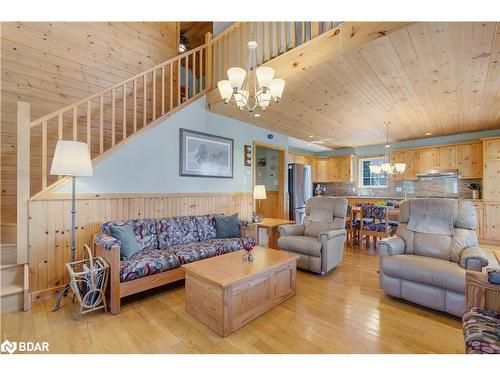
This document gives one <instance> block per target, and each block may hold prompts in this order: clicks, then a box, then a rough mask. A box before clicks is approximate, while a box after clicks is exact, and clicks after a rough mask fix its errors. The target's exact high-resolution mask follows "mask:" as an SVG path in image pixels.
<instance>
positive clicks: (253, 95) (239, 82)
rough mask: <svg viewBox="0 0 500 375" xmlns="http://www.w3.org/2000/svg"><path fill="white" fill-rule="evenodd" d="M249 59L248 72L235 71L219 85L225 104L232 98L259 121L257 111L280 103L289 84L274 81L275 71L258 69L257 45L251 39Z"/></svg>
mask: <svg viewBox="0 0 500 375" xmlns="http://www.w3.org/2000/svg"><path fill="white" fill-rule="evenodd" d="M247 47H248V51H249V58H248V63H247V66H246V70H245V69H243V68H240V67H232V68H229V69H228V70H227V77H228V78H229V79H228V80H222V81H219V82H218V83H217V87H218V88H219V92H220V95H221V97H222V99H223V100H224V104H228V103H229V102H230V101H231V98H232V97H234V100H233V102H234V103H236V106H237V107H238V109H239V110H240V111H243V110H244V109H247V110H248V112H250V115H251V116H256V117H259V116H260V113H256V110H257V109H259V108H260V109H261V110H262V111H265V110H266V109H267V107H268V106H269V104H270V103H271V101H272V100H274V101H275V102H276V103H278V102H279V101H280V99H281V96H282V94H283V89H284V88H285V80H283V79H279V78H274V69H273V68H270V67H268V66H261V67H260V68H257V56H256V53H255V52H256V51H255V50H256V48H257V42H255V41H254V40H252V38H250V41H249V42H248V43H247Z"/></svg>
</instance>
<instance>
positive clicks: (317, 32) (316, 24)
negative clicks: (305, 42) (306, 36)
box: [311, 22, 319, 39]
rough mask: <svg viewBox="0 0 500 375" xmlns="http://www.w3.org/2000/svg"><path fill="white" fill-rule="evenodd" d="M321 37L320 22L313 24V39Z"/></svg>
mask: <svg viewBox="0 0 500 375" xmlns="http://www.w3.org/2000/svg"><path fill="white" fill-rule="evenodd" d="M318 35H319V22H311V39H313V38H316V37H317V36H318Z"/></svg>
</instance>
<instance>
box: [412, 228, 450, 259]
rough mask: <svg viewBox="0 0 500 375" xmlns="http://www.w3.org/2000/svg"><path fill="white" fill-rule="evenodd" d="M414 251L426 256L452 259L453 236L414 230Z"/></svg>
mask: <svg viewBox="0 0 500 375" xmlns="http://www.w3.org/2000/svg"><path fill="white" fill-rule="evenodd" d="M413 238H414V243H413V249H414V250H413V251H414V254H416V255H422V256H424V257H430V258H437V259H445V260H450V258H451V238H452V236H450V235H447V234H430V233H419V232H414V235H413Z"/></svg>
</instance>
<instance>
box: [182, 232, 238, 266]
mask: <svg viewBox="0 0 500 375" xmlns="http://www.w3.org/2000/svg"><path fill="white" fill-rule="evenodd" d="M244 241H245V239H242V238H215V239H211V240H206V241H200V242H195V243H189V244H184V245H177V246H174V247H173V248H172V250H173V251H175V253H176V254H177V256H178V257H179V260H180V262H181V264H185V263H191V262H195V261H198V260H202V259H206V258H211V257H213V256H216V255H222V254H226V253H231V252H233V251H236V250H241V249H243V243H244Z"/></svg>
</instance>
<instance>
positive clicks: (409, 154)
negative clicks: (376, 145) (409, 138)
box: [391, 150, 417, 181]
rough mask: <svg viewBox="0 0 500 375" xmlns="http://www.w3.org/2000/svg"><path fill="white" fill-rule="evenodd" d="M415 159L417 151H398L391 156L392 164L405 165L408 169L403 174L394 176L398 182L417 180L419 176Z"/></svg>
mask: <svg viewBox="0 0 500 375" xmlns="http://www.w3.org/2000/svg"><path fill="white" fill-rule="evenodd" d="M415 158H416V151H415V150H397V151H394V152H393V153H392V154H391V162H392V163H393V164H395V163H405V164H406V168H405V172H404V173H403V174H396V175H394V179H395V180H396V181H401V180H405V181H408V180H416V179H417V175H416V171H415V162H416V161H415Z"/></svg>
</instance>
